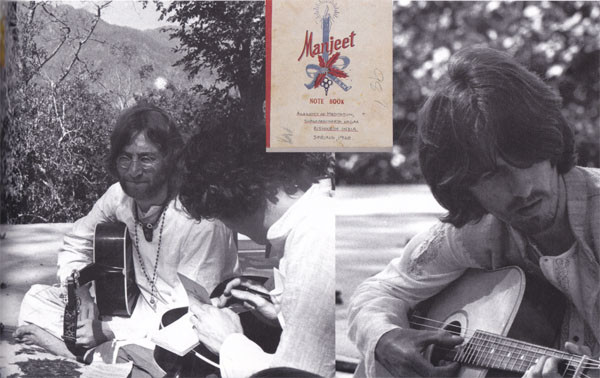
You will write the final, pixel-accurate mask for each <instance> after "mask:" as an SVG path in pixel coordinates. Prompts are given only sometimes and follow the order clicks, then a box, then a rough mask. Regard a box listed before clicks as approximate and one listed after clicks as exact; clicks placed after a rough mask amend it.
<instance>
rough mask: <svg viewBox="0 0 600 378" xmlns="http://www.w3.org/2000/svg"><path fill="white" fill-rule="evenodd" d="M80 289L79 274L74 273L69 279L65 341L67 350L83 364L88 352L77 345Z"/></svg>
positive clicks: (64, 325)
mask: <svg viewBox="0 0 600 378" xmlns="http://www.w3.org/2000/svg"><path fill="white" fill-rule="evenodd" d="M78 287H79V272H77V271H73V273H72V274H71V276H70V277H69V278H67V305H66V306H65V316H64V321H63V337H62V338H63V340H64V341H65V345H66V346H67V349H68V350H69V351H70V352H71V353H73V354H74V355H75V357H76V358H77V361H79V362H83V356H84V354H85V352H86V351H87V350H86V349H85V348H84V347H82V346H80V345H77V344H76V342H77V318H78V316H79V306H80V305H81V299H80V298H79V297H78V296H77V292H76V291H77V288H78Z"/></svg>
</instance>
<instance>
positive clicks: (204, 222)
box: [169, 197, 230, 232]
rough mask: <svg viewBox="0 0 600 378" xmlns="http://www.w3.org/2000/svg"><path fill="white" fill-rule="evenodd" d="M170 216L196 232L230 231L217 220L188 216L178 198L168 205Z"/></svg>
mask: <svg viewBox="0 0 600 378" xmlns="http://www.w3.org/2000/svg"><path fill="white" fill-rule="evenodd" d="M169 208H170V210H171V213H172V216H174V217H175V219H176V220H177V221H178V222H180V223H181V224H182V225H183V224H185V225H187V226H188V227H194V228H195V229H198V230H211V231H223V232H228V231H230V229H229V228H228V227H227V226H225V224H224V223H223V222H221V221H220V220H218V219H201V220H199V219H196V218H194V217H192V216H191V215H190V213H188V212H187V211H186V210H185V207H183V204H182V203H181V201H180V200H179V197H177V198H174V199H172V200H171V202H170V203H169Z"/></svg>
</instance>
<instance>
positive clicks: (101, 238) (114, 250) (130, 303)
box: [94, 222, 139, 317]
mask: <svg viewBox="0 0 600 378" xmlns="http://www.w3.org/2000/svg"><path fill="white" fill-rule="evenodd" d="M94 266H95V267H96V268H97V269H100V270H101V269H102V267H110V268H111V270H113V272H110V273H105V274H99V275H98V276H97V277H96V279H95V282H96V303H97V304H98V310H99V312H100V315H109V316H124V317H130V316H131V314H132V313H133V309H134V307H135V303H136V299H137V296H138V294H139V288H138V287H137V284H136V283H135V273H134V267H133V255H132V249H131V239H130V237H129V231H128V230H127V226H126V225H125V224H124V223H120V222H119V223H100V224H98V225H96V230H95V233H94Z"/></svg>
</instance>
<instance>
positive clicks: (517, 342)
mask: <svg viewBox="0 0 600 378" xmlns="http://www.w3.org/2000/svg"><path fill="white" fill-rule="evenodd" d="M413 317H418V316H413ZM418 318H421V319H424V320H427V321H430V322H435V323H440V324H442V325H445V324H444V323H443V322H440V321H437V320H434V319H428V318H423V317H418ZM410 323H411V324H412V325H419V326H422V327H426V328H430V329H435V330H439V329H443V328H441V327H439V326H432V325H429V324H426V323H418V322H414V321H411V322H410ZM464 329H465V330H466V332H465V336H466V337H469V336H470V338H471V340H474V341H484V342H490V341H491V340H489V339H486V338H483V337H478V336H475V332H480V333H481V334H483V335H485V336H491V337H493V338H496V339H498V340H502V341H508V342H510V343H512V344H513V345H510V346H508V345H505V344H502V343H501V342H499V341H491V342H492V343H494V344H496V345H497V346H499V347H500V349H502V348H504V349H505V351H508V350H509V349H510V347H515V348H520V349H521V350H523V351H525V352H530V353H540V352H538V351H534V350H532V349H531V348H536V349H538V350H540V349H542V350H544V351H547V352H553V353H554V354H559V355H560V356H561V357H560V358H563V359H566V360H570V361H572V360H573V359H574V358H578V357H577V356H575V355H572V354H569V353H566V352H562V351H558V350H555V349H551V348H547V347H542V346H538V345H534V344H529V343H526V342H523V341H520V340H513V339H508V338H504V337H503V336H500V335H496V334H493V333H489V332H485V331H481V330H475V331H473V330H471V329H468V328H464ZM469 334H470V335H469ZM477 346H483V345H477ZM523 346H525V347H523ZM483 347H485V346H483ZM439 348H440V349H442V350H447V351H450V350H452V349H445V348H443V347H439ZM488 349H489V350H491V349H494V348H488ZM586 359H587V361H585V362H584V366H585V367H586V368H598V367H600V361H596V360H593V359H591V358H589V357H586Z"/></svg>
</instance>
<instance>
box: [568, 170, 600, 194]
mask: <svg viewBox="0 0 600 378" xmlns="http://www.w3.org/2000/svg"><path fill="white" fill-rule="evenodd" d="M564 179H565V182H566V184H567V190H568V192H569V193H570V198H579V199H585V198H587V199H588V200H589V199H590V198H597V197H598V196H600V168H590V167H579V166H576V167H573V168H572V169H571V170H570V171H569V172H567V173H565V174H564Z"/></svg>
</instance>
